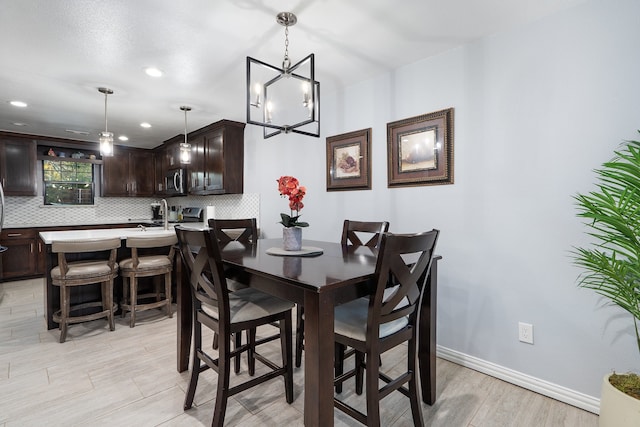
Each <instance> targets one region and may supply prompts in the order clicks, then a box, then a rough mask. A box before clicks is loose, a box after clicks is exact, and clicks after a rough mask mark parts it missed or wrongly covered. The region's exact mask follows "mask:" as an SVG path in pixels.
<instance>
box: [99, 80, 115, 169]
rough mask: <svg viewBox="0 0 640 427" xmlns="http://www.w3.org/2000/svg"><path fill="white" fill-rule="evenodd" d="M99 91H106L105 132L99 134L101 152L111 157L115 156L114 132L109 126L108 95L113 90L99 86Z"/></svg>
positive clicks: (104, 155)
mask: <svg viewBox="0 0 640 427" xmlns="http://www.w3.org/2000/svg"><path fill="white" fill-rule="evenodd" d="M98 92H100V93H104V132H100V133H99V134H98V136H99V139H98V141H99V142H100V154H101V155H102V156H103V157H111V156H113V133H112V132H109V130H108V128H107V95H111V94H112V93H113V91H112V90H111V89H109V88H106V87H99V88H98Z"/></svg>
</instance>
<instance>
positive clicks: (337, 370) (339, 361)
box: [333, 343, 346, 393]
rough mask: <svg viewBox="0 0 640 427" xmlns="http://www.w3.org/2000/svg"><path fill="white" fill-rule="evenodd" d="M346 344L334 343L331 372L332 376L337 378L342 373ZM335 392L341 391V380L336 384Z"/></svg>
mask: <svg viewBox="0 0 640 427" xmlns="http://www.w3.org/2000/svg"><path fill="white" fill-rule="evenodd" d="M345 348H346V346H345V345H344V344H340V343H336V344H335V346H334V356H333V359H334V365H333V372H334V378H338V377H339V376H340V375H342V374H343V373H344V352H345ZM335 388H336V393H342V382H339V383H337V384H336V387H335Z"/></svg>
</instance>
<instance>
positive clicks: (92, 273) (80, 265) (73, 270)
mask: <svg viewBox="0 0 640 427" xmlns="http://www.w3.org/2000/svg"><path fill="white" fill-rule="evenodd" d="M68 266H69V270H68V271H67V275H66V276H64V277H62V274H60V267H54V268H52V269H51V278H52V279H54V280H62V279H91V278H94V277H95V278H99V277H101V276H108V275H109V274H111V273H112V272H115V271H117V270H118V264H117V263H116V264H115V267H114V270H113V271H112V270H111V268H109V265H108V264H107V262H106V261H74V262H70V263H69V264H68Z"/></svg>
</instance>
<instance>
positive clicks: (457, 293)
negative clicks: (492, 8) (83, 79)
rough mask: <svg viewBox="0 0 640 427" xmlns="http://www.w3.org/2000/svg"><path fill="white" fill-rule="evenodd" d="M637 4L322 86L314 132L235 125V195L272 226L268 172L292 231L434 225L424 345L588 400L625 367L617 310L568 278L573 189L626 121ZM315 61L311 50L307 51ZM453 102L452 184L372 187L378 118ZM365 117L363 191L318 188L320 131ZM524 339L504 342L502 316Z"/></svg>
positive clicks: (627, 353)
mask: <svg viewBox="0 0 640 427" xmlns="http://www.w3.org/2000/svg"><path fill="white" fill-rule="evenodd" d="M638 16H640V2H638V1H636V0H612V1H606V2H605V1H604V0H602V1H597V0H594V1H589V2H587V3H583V4H582V5H579V6H576V7H574V8H572V9H569V10H566V11H564V12H561V13H559V14H557V15H554V16H551V17H548V18H545V19H543V20H541V21H539V22H536V23H534V24H531V25H528V26H526V27H522V28H517V29H513V30H512V31H509V32H506V33H502V34H498V35H495V36H493V37H489V38H486V39H483V40H481V41H479V42H476V43H473V44H469V45H466V46H462V47H460V48H457V49H455V50H452V51H449V52H447V53H445V54H442V55H439V56H437V57H433V58H428V59H424V60H423V61H420V62H417V63H415V64H412V65H410V66H406V67H403V68H399V69H397V70H395V71H394V72H392V73H389V74H385V75H381V76H379V77H377V78H376V79H373V80H369V81H364V82H362V83H360V84H357V85H354V86H352V87H348V88H346V89H345V90H344V91H343V92H340V93H337V94H325V93H323V94H322V120H323V122H322V137H321V138H320V139H319V140H318V139H315V138H309V137H300V136H295V135H283V136H278V137H275V138H271V139H269V140H263V139H262V133H261V131H262V130H261V129H260V128H258V127H255V126H251V125H249V126H247V133H246V135H247V136H246V166H245V167H246V171H247V173H246V174H245V179H246V182H245V185H246V191H247V192H253V193H259V194H260V196H261V197H260V200H261V223H262V230H263V231H264V233H265V235H267V237H277V236H278V235H279V234H280V233H281V232H280V228H281V226H280V225H279V224H277V221H278V220H279V213H280V212H287V202H286V200H281V199H280V198H279V196H278V193H277V189H276V182H275V181H276V179H277V178H278V177H279V176H280V175H285V174H287V175H294V176H296V177H298V178H299V179H300V181H301V183H302V184H303V185H306V186H307V187H308V196H307V198H306V199H305V205H306V207H305V208H304V210H303V211H302V213H303V218H304V219H305V220H306V221H308V222H309V223H310V224H311V226H310V227H309V228H308V229H305V230H304V235H305V236H306V237H307V238H317V239H330V238H333V239H336V240H337V239H339V235H340V230H341V229H340V227H341V223H342V220H343V219H344V218H352V219H359V220H383V219H385V220H389V221H390V222H391V229H390V231H392V232H414V231H423V230H427V229H431V228H434V227H435V228H438V229H440V230H441V232H442V234H441V238H440V241H439V247H438V250H437V252H438V253H440V254H442V256H443V257H444V259H443V261H442V262H441V268H440V282H439V291H438V344H439V345H440V346H442V347H443V348H447V349H451V350H453V351H456V352H461V353H464V354H466V355H469V356H473V357H477V358H479V359H482V360H485V361H487V362H492V363H495V364H497V365H500V366H502V367H505V368H508V369H511V370H514V371H517V372H521V373H523V374H526V375H530V376H532V377H535V378H538V379H541V380H545V381H549V382H551V383H553V384H557V385H559V386H562V387H566V388H568V389H570V390H574V391H577V392H581V393H585V394H587V395H590V396H595V397H599V395H600V381H601V378H602V376H603V375H604V374H605V373H607V372H609V371H611V370H612V369H616V370H618V371H627V370H636V371H637V370H639V368H640V357H639V354H638V349H637V348H636V345H635V342H634V334H633V330H632V321H631V318H630V316H628V315H626V314H624V313H623V312H621V311H620V310H618V309H616V308H609V307H607V308H603V307H602V301H601V300H600V299H599V298H598V297H596V296H595V295H594V294H593V293H592V292H591V291H588V290H582V289H578V288H577V287H576V277H577V275H578V273H579V270H578V269H577V268H575V267H573V266H572V264H571V258H570V256H569V252H570V250H571V248H572V246H574V245H582V244H585V243H586V242H587V238H586V237H585V236H584V231H585V228H584V227H583V226H582V225H581V223H580V221H579V220H578V219H577V218H576V216H575V213H576V210H575V206H574V204H573V201H572V195H574V194H575V193H576V192H578V191H580V192H585V191H589V190H590V189H592V188H593V182H594V174H593V173H592V169H593V168H596V167H598V166H600V164H601V163H602V162H604V161H606V160H608V159H610V158H611V157H612V151H613V149H615V148H616V147H617V146H618V144H619V143H620V142H621V141H622V140H624V139H633V138H637V137H638V134H637V132H636V130H637V129H639V128H640V99H638V94H639V93H640V78H638V70H640V55H639V53H638V52H640V26H639V25H637V24H638V22H637V19H638ZM317 60H318V62H320V61H322V58H317ZM447 107H454V108H455V184H454V185H446V186H434V187H414V188H396V189H388V188H387V169H386V158H387V149H386V123H388V122H391V121H395V120H400V119H404V118H408V117H412V116H416V115H420V114H424V113H429V112H432V111H436V110H440V109H443V108H447ZM367 127H372V128H373V146H372V159H373V180H372V181H373V190H372V191H349V192H331V193H329V192H326V190H325V189H326V174H325V170H326V163H325V162H326V158H325V138H326V137H327V136H331V135H335V134H340V133H344V132H348V131H353V130H358V129H362V128H367ZM518 321H524V322H528V323H532V324H533V325H534V338H535V344H534V345H528V344H523V343H520V342H518V334H517V323H518Z"/></svg>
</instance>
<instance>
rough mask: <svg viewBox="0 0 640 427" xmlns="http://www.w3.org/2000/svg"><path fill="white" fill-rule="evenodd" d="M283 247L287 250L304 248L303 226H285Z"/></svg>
mask: <svg viewBox="0 0 640 427" xmlns="http://www.w3.org/2000/svg"><path fill="white" fill-rule="evenodd" d="M282 249H284V250H285V251H299V250H300V249H302V228H300V227H285V228H283V229H282Z"/></svg>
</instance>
